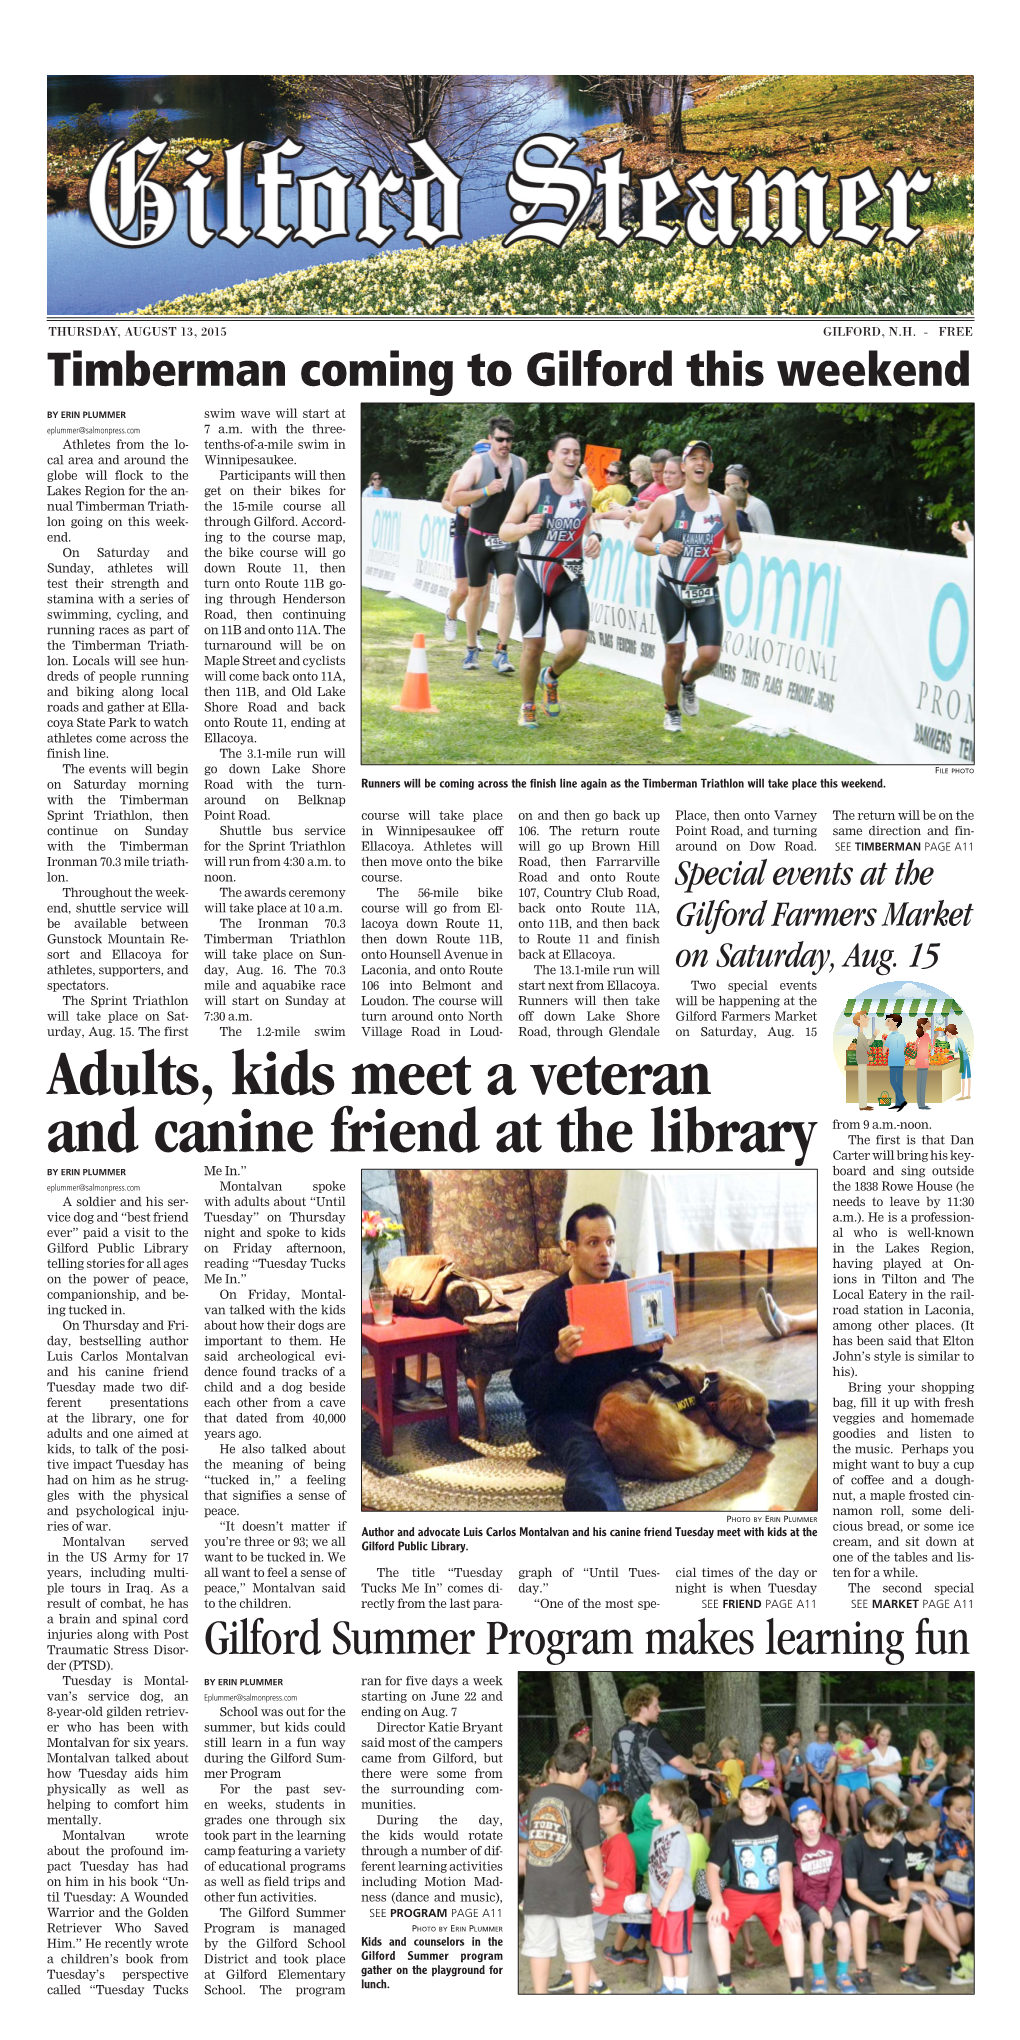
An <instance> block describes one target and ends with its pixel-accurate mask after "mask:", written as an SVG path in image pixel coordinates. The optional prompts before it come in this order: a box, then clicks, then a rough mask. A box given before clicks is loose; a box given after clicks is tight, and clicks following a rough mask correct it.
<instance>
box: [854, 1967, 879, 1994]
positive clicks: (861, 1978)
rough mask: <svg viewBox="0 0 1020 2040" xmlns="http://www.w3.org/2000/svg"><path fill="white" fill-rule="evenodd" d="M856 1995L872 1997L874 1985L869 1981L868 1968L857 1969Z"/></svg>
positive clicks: (869, 1973)
mask: <svg viewBox="0 0 1020 2040" xmlns="http://www.w3.org/2000/svg"><path fill="white" fill-rule="evenodd" d="M857 1995H858V1997H874V1995H875V1986H874V1984H873V1983H872V1981H871V1972H870V1970H867V1969H859V1970H858V1971H857Z"/></svg>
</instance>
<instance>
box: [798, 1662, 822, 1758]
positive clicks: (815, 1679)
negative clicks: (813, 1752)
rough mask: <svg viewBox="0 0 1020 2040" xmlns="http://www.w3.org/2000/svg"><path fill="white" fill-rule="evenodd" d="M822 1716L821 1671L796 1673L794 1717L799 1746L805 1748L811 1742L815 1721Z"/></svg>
mask: <svg viewBox="0 0 1020 2040" xmlns="http://www.w3.org/2000/svg"><path fill="white" fill-rule="evenodd" d="M821 1716H822V1675H821V1672H798V1673H797V1704H796V1709H795V1717H796V1722H797V1727H798V1728H799V1729H800V1735H801V1746H802V1748H804V1749H807V1746H808V1743H809V1742H813V1740H814V1733H815V1722H816V1721H820V1720H821Z"/></svg>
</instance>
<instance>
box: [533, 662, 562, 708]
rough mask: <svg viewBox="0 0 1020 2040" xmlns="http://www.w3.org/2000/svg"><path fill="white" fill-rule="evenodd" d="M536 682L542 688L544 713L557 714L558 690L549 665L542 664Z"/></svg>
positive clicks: (558, 705)
mask: <svg viewBox="0 0 1020 2040" xmlns="http://www.w3.org/2000/svg"><path fill="white" fill-rule="evenodd" d="M538 684H539V686H540V687H541V689H542V702H543V706H544V708H545V712H546V715H551V716H557V715H559V712H560V690H559V683H558V682H557V679H556V675H555V673H554V672H553V669H552V667H551V666H543V668H542V671H541V673H540V674H539V679H538Z"/></svg>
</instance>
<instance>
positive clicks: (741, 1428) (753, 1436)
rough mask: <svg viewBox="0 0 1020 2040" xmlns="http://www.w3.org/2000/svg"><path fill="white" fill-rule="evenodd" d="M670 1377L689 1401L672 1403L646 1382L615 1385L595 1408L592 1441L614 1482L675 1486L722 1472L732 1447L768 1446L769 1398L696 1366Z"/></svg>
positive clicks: (738, 1378)
mask: <svg viewBox="0 0 1020 2040" xmlns="http://www.w3.org/2000/svg"><path fill="white" fill-rule="evenodd" d="M669 1371H670V1372H671V1373H674V1374H675V1375H676V1376H677V1380H678V1382H679V1383H680V1384H681V1385H682V1386H687V1387H688V1388H689V1395H686V1396H681V1398H680V1399H679V1400H678V1401H672V1400H670V1399H669V1397H667V1396H665V1395H660V1394H658V1393H657V1392H656V1390H655V1388H654V1387H652V1386H650V1384H649V1383H648V1382H647V1381H641V1380H635V1381H621V1382H618V1383H617V1384H616V1386H615V1387H613V1388H610V1389H607V1390H606V1393H605V1395H604V1396H603V1397H602V1400H601V1402H600V1403H599V1406H598V1410H597V1412H596V1415H595V1435H596V1437H597V1438H598V1439H599V1440H600V1441H601V1443H602V1445H603V1447H604V1449H605V1451H606V1453H607V1455H608V1457H609V1459H610V1461H611V1463H612V1466H613V1471H614V1472H615V1473H617V1474H618V1475H619V1476H620V1478H621V1480H682V1479H683V1478H684V1476H685V1475H687V1474H692V1473H703V1472H704V1471H705V1469H706V1468H707V1467H710V1466H723V1465H725V1463H726V1461H727V1460H728V1459H731V1458H732V1457H733V1447H734V1441H736V1442H737V1443H739V1444H742V1445H754V1446H756V1447H757V1448H758V1449H759V1450H764V1451H767V1450H768V1449H769V1447H770V1446H772V1445H774V1444H775V1434H774V1432H773V1431H772V1429H771V1427H770V1425H769V1421H768V1397H767V1396H766V1395H765V1393H764V1391H763V1390H762V1389H760V1388H757V1387H756V1386H755V1384H754V1382H753V1381H746V1380H745V1379H744V1378H743V1376H742V1375H739V1374H727V1373H725V1372H721V1371H715V1370H709V1369H708V1368H705V1367H701V1366H699V1365H697V1364H692V1365H690V1366H685V1367H682V1368H670V1369H669Z"/></svg>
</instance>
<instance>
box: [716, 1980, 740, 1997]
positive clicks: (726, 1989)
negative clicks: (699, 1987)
mask: <svg viewBox="0 0 1020 2040" xmlns="http://www.w3.org/2000/svg"><path fill="white" fill-rule="evenodd" d="M715 1994H716V1997H736V1995H737V1993H736V1988H735V1986H734V1985H733V1984H732V1983H717V1984H716V1987H715Z"/></svg>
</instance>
